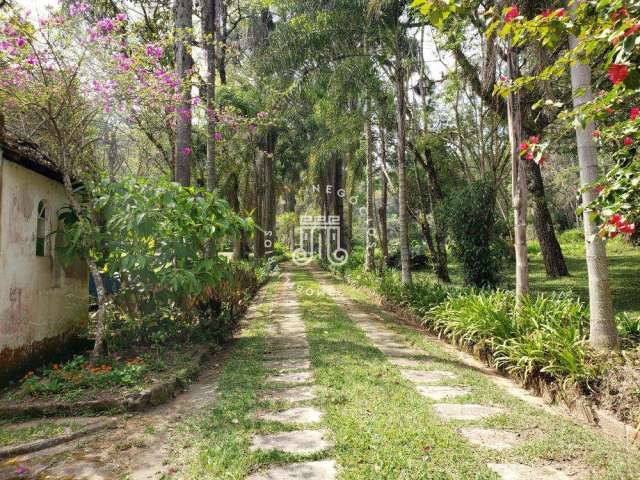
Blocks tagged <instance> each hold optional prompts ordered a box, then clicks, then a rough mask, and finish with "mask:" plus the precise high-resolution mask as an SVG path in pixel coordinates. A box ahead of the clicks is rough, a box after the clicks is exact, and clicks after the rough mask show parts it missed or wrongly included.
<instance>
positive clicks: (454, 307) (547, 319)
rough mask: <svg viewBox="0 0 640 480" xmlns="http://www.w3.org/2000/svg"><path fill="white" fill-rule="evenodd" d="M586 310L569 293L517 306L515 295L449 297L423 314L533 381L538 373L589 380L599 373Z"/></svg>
mask: <svg viewBox="0 0 640 480" xmlns="http://www.w3.org/2000/svg"><path fill="white" fill-rule="evenodd" d="M587 322H588V314H587V310H586V308H585V307H584V306H583V305H582V304H581V303H580V302H577V301H576V300H574V299H573V298H571V297H570V296H569V295H565V294H558V295H551V296H544V295H537V296H530V297H526V298H525V299H524V300H523V304H522V307H521V308H520V309H519V310H516V309H515V298H514V295H513V293H511V292H506V291H497V292H493V293H490V292H480V293H474V294H467V295H460V296H457V297H451V298H449V299H448V300H447V301H445V302H444V303H442V304H440V305H438V306H436V307H435V308H433V309H432V311H431V312H430V314H429V315H428V316H427V317H426V318H425V323H426V324H428V325H430V326H431V327H432V328H433V329H434V330H436V331H437V332H438V333H439V334H441V335H442V336H444V337H446V338H448V339H450V340H451V341H453V342H454V343H457V344H460V345H464V346H467V347H472V348H474V349H476V350H481V351H484V352H485V354H487V355H490V356H491V358H492V359H493V361H494V362H495V364H496V365H497V366H498V367H500V368H502V369H504V370H506V371H508V372H510V373H511V374H513V375H515V376H517V377H520V378H522V379H523V381H525V382H529V381H530V380H532V379H533V378H535V376H536V375H545V376H547V377H548V378H550V379H552V380H556V381H562V382H577V383H584V384H586V383H588V382H589V381H590V380H591V379H593V378H594V376H595V373H596V372H595V370H594V367H593V366H592V365H591V363H590V360H589V353H590V351H589V347H588V342H587V338H586V334H585V333H584V330H585V328H584V327H585V325H586V324H587Z"/></svg>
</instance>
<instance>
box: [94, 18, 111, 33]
mask: <svg viewBox="0 0 640 480" xmlns="http://www.w3.org/2000/svg"><path fill="white" fill-rule="evenodd" d="M96 27H98V30H99V31H100V32H102V33H103V34H107V33H111V32H113V28H114V24H113V20H111V19H110V18H103V19H102V20H98V23H96Z"/></svg>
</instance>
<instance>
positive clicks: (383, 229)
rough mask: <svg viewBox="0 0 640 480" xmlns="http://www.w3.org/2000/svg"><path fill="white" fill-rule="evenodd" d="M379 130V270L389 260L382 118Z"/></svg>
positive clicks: (386, 185)
mask: <svg viewBox="0 0 640 480" xmlns="http://www.w3.org/2000/svg"><path fill="white" fill-rule="evenodd" d="M379 130H380V162H381V163H382V170H383V171H382V173H381V175H380V183H381V187H382V193H381V198H380V208H379V209H378V217H379V219H380V222H379V223H380V249H381V250H382V267H381V268H380V270H381V271H382V270H384V268H385V267H386V266H387V263H388V261H389V233H388V230H387V229H388V227H387V203H388V198H387V197H388V196H389V184H388V181H387V176H386V174H385V173H384V171H385V170H386V169H387V144H386V138H385V135H386V131H385V128H384V126H383V125H382V120H380V123H379Z"/></svg>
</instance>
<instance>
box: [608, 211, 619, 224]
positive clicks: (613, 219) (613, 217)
mask: <svg viewBox="0 0 640 480" xmlns="http://www.w3.org/2000/svg"><path fill="white" fill-rule="evenodd" d="M620 222H622V215H620V214H619V213H614V214H613V215H611V218H610V219H609V223H610V224H611V225H619V224H620Z"/></svg>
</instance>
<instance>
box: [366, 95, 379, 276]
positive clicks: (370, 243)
mask: <svg viewBox="0 0 640 480" xmlns="http://www.w3.org/2000/svg"><path fill="white" fill-rule="evenodd" d="M364 123H365V125H364V132H365V137H366V142H367V223H366V226H365V232H364V235H365V246H366V250H365V257H364V270H365V272H372V271H373V270H375V262H374V260H375V258H374V257H375V245H376V244H375V229H374V223H373V133H372V131H371V112H370V109H369V102H368V104H367V112H366V119H365V122H364Z"/></svg>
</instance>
